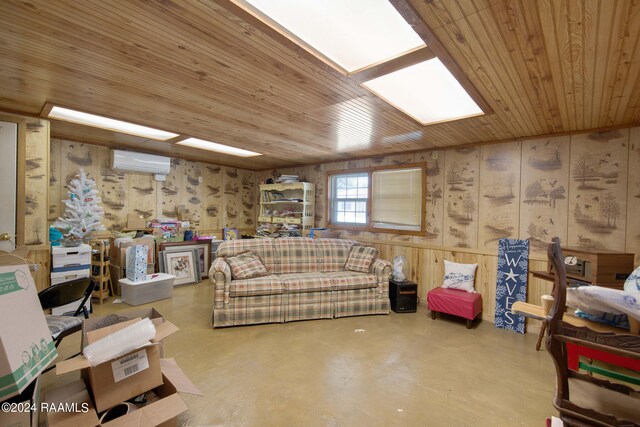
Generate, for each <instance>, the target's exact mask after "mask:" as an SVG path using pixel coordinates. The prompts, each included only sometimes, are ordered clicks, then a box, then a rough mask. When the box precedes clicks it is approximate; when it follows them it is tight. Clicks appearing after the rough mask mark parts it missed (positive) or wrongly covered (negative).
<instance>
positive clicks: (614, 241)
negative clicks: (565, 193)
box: [567, 129, 629, 251]
mask: <svg viewBox="0 0 640 427" xmlns="http://www.w3.org/2000/svg"><path fill="white" fill-rule="evenodd" d="M628 147H629V130H628V129H624V130H615V131H610V132H597V133H590V134H582V135H576V136H574V137H572V138H571V171H570V173H571V181H570V184H569V227H568V232H569V234H568V236H567V237H568V242H569V245H570V246H583V247H588V248H595V249H612V250H616V251H624V250H625V240H626V239H625V232H626V212H627V172H628V171H627V162H628V160H629V150H628Z"/></svg>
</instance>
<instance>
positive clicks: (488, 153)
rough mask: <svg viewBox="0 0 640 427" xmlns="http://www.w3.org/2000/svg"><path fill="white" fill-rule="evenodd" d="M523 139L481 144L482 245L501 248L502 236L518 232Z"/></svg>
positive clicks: (480, 224)
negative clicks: (499, 240) (499, 241)
mask: <svg viewBox="0 0 640 427" xmlns="http://www.w3.org/2000/svg"><path fill="white" fill-rule="evenodd" d="M520 146H521V143H520V142H512V143H504V144H491V145H483V146H481V147H480V159H481V160H480V198H479V200H478V204H479V207H478V209H479V215H478V218H479V224H478V247H479V248H482V249H485V250H490V251H497V250H498V239H500V238H504V237H508V238H515V237H517V235H518V222H519V220H520V218H518V210H517V209H514V207H516V206H519V205H520V191H519V189H520V149H521V147H520Z"/></svg>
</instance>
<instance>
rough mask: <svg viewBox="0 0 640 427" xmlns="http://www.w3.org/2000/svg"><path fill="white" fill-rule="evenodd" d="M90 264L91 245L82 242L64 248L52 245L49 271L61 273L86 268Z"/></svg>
mask: <svg viewBox="0 0 640 427" xmlns="http://www.w3.org/2000/svg"><path fill="white" fill-rule="evenodd" d="M90 266H91V246H89V245H85V244H82V245H80V246H77V247H69V248H66V247H64V246H54V247H52V248H51V272H52V273H63V272H69V271H76V270H84V269H88V268H90Z"/></svg>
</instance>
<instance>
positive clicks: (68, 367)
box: [56, 342, 157, 375]
mask: <svg viewBox="0 0 640 427" xmlns="http://www.w3.org/2000/svg"><path fill="white" fill-rule="evenodd" d="M154 345H157V344H155V343H152V342H148V343H146V344H145V345H142V346H140V347H138V348H136V349H134V350H130V351H127V352H126V353H122V354H119V355H117V356H114V357H112V358H111V359H109V360H107V361H106V362H103V363H101V364H100V365H104V364H105V363H110V362H111V361H113V360H115V359H118V358H120V357H122V356H124V355H126V354H130V353H133V352H135V351H138V350H140V349H142V348H147V347H151V346H154ZM100 365H98V366H100ZM90 367H91V362H89V359H87V358H86V357H85V356H84V355H83V354H80V355H78V356H76V357H73V358H71V359H67V360H63V361H62V362H58V363H57V364H56V375H62V374H66V373H69V372H73V371H79V370H81V369H85V368H90Z"/></svg>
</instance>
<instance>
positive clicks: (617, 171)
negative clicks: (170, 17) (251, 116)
mask: <svg viewBox="0 0 640 427" xmlns="http://www.w3.org/2000/svg"><path fill="white" fill-rule="evenodd" d="M479 153H480V154H481V155H482V160H480V155H479ZM628 161H630V162H631V164H633V165H637V164H640V128H632V129H621V130H616V131H612V132H600V133H593V134H577V135H571V136H559V137H550V138H541V139H533V140H525V141H521V143H520V144H514V143H506V144H486V145H483V146H481V148H479V149H478V148H470V149H466V150H462V152H461V151H460V150H456V149H448V150H441V151H424V152H417V153H413V154H401V155H396V156H387V157H372V158H368V159H360V160H352V161H345V162H333V163H326V164H322V165H312V166H305V167H298V168H285V169H278V170H270V171H260V172H257V173H256V176H257V179H258V180H260V181H264V180H266V179H267V178H271V177H277V176H278V175H280V174H298V175H299V176H300V177H301V179H307V180H310V179H311V180H312V181H311V182H315V183H316V206H317V208H316V226H317V227H322V226H324V225H326V221H325V215H326V212H325V204H326V200H325V199H326V173H327V172H329V171H347V170H350V169H355V168H362V167H367V166H380V165H389V164H401V163H413V162H426V164H427V183H426V185H427V200H426V219H427V222H428V226H427V233H426V234H425V236H413V237H412V239H411V241H412V242H414V243H419V244H427V245H438V246H439V245H443V246H445V247H460V246H464V247H468V248H471V249H478V250H481V251H484V252H488V253H492V252H496V253H497V249H494V248H495V245H496V243H495V242H496V239H498V238H500V237H512V238H513V237H516V236H517V237H519V238H521V239H528V240H529V241H530V243H531V248H530V249H531V255H532V256H537V257H545V256H546V247H547V243H549V242H550V241H551V238H552V237H554V236H559V237H560V239H561V241H562V242H563V244H565V245H567V246H569V245H570V246H582V247H594V246H599V247H602V248H604V249H610V250H620V251H627V252H633V253H635V254H636V263H640V215H635V214H629V217H627V212H630V213H635V212H639V211H640V169H639V168H633V167H632V168H629V167H628ZM581 170H582V172H581ZM583 172H584V173H583ZM627 179H628V182H629V188H628V191H627V184H626V182H627ZM583 181H584V184H583ZM596 187H597V188H596ZM452 188H453V190H452ZM510 188H512V189H513V197H512V195H511V190H509V189H510ZM439 189H441V190H442V191H441V192H439V191H438V190H439ZM430 191H432V193H429V192H430ZM609 193H610V194H609ZM439 195H441V197H442V198H441V199H440V198H438V196H439ZM460 197H462V199H460ZM433 198H435V204H433ZM454 203H457V204H455V205H454ZM460 203H462V205H460ZM465 203H466V208H467V210H466V211H465V209H464V207H465ZM449 205H451V206H449ZM576 206H578V209H576ZM503 207H504V208H503ZM576 211H577V212H578V218H579V219H578V220H576ZM441 212H442V214H441ZM485 212H490V213H488V214H485ZM467 216H468V217H470V218H468V217H467ZM493 216H495V217H496V218H493V219H490V218H489V217H493ZM455 220H458V222H461V223H462V224H459V223H456V221H455ZM493 220H496V223H498V224H499V226H498V227H494V223H493ZM429 223H430V224H429ZM498 228H499V229H500V230H498ZM435 229H438V231H439V233H436V232H435V231H434V230H435ZM567 230H568V232H567ZM436 234H437V236H436ZM344 235H345V236H346V237H352V238H367V239H371V240H378V241H381V242H386V241H406V240H407V239H408V237H407V236H406V235H405V236H401V235H396V234H389V233H369V232H364V233H360V232H357V231H355V232H354V231H349V232H346V233H344ZM478 237H479V238H478ZM625 241H626V245H625Z"/></svg>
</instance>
